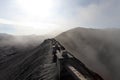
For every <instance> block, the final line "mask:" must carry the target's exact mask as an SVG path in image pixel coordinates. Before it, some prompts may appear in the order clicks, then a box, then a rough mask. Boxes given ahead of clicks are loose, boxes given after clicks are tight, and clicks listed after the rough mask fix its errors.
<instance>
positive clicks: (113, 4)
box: [74, 0, 120, 28]
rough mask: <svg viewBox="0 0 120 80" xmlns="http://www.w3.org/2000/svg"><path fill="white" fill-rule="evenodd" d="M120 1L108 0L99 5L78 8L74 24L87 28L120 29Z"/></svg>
mask: <svg viewBox="0 0 120 80" xmlns="http://www.w3.org/2000/svg"><path fill="white" fill-rule="evenodd" d="M118 3H120V1H117V0H110V1H109V2H108V1H107V0H104V1H101V2H100V3H99V4H95V3H94V4H89V5H88V6H86V7H78V9H76V15H75V18H74V22H75V23H76V24H78V25H82V26H87V27H94V28H95V27H98V28H100V27H102V28H104V27H107V28H109V27H120V23H119V21H120V11H119V9H120V5H119V4H118Z"/></svg>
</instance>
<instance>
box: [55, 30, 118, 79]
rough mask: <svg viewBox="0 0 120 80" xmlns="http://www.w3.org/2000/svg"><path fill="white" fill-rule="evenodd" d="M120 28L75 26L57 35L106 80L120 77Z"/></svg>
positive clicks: (72, 51)
mask: <svg viewBox="0 0 120 80" xmlns="http://www.w3.org/2000/svg"><path fill="white" fill-rule="evenodd" d="M119 35H120V30H119V29H114V30H112V29H87V28H75V29H72V30H69V31H66V32H64V33H62V34H60V35H58V36H57V37H56V39H57V40H58V41H59V42H60V43H61V44H62V45H64V47H65V48H66V49H67V50H68V51H70V52H71V53H73V55H74V56H76V57H77V58H78V59H79V60H80V61H82V62H83V63H84V64H85V65H86V66H87V67H88V68H90V69H91V70H93V71H95V72H97V73H98V74H100V75H101V76H102V77H103V78H104V79H105V80H118V79H120V71H119V67H120V63H119V60H120V54H119V53H120V42H119V41H120V37H119Z"/></svg>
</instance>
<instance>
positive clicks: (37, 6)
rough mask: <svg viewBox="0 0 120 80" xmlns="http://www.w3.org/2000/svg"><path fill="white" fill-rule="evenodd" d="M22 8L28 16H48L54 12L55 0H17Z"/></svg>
mask: <svg viewBox="0 0 120 80" xmlns="http://www.w3.org/2000/svg"><path fill="white" fill-rule="evenodd" d="M17 3H18V5H19V6H20V8H21V9H22V10H23V12H25V13H26V14H27V15H28V16H33V17H35V16H36V17H40V18H46V17H49V16H50V15H51V14H52V10H53V8H54V5H55V3H54V0H17Z"/></svg>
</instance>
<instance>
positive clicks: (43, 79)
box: [0, 40, 57, 80]
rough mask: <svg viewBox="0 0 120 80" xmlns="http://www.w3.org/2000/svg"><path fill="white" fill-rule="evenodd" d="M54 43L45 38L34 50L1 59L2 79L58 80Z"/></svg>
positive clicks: (0, 72) (0, 71)
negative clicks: (54, 61) (53, 51)
mask: <svg viewBox="0 0 120 80" xmlns="http://www.w3.org/2000/svg"><path fill="white" fill-rule="evenodd" d="M52 58H53V55H52V45H51V42H50V41H49V40H45V41H44V42H43V43H42V44H41V45H39V46H37V47H36V48H34V49H33V50H30V51H27V52H22V53H17V54H14V55H11V56H7V58H4V59H3V60H0V80H56V75H57V69H56V64H55V63H53V61H52Z"/></svg>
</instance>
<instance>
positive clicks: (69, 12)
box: [0, 0, 120, 35]
mask: <svg viewBox="0 0 120 80" xmlns="http://www.w3.org/2000/svg"><path fill="white" fill-rule="evenodd" d="M119 4H120V0H0V33H9V34H14V35H30V34H38V35H46V34H53V35H55V34H58V33H60V32H62V31H66V30H68V29H71V28H76V27H85V28H120V22H119V21H120V5H119Z"/></svg>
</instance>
